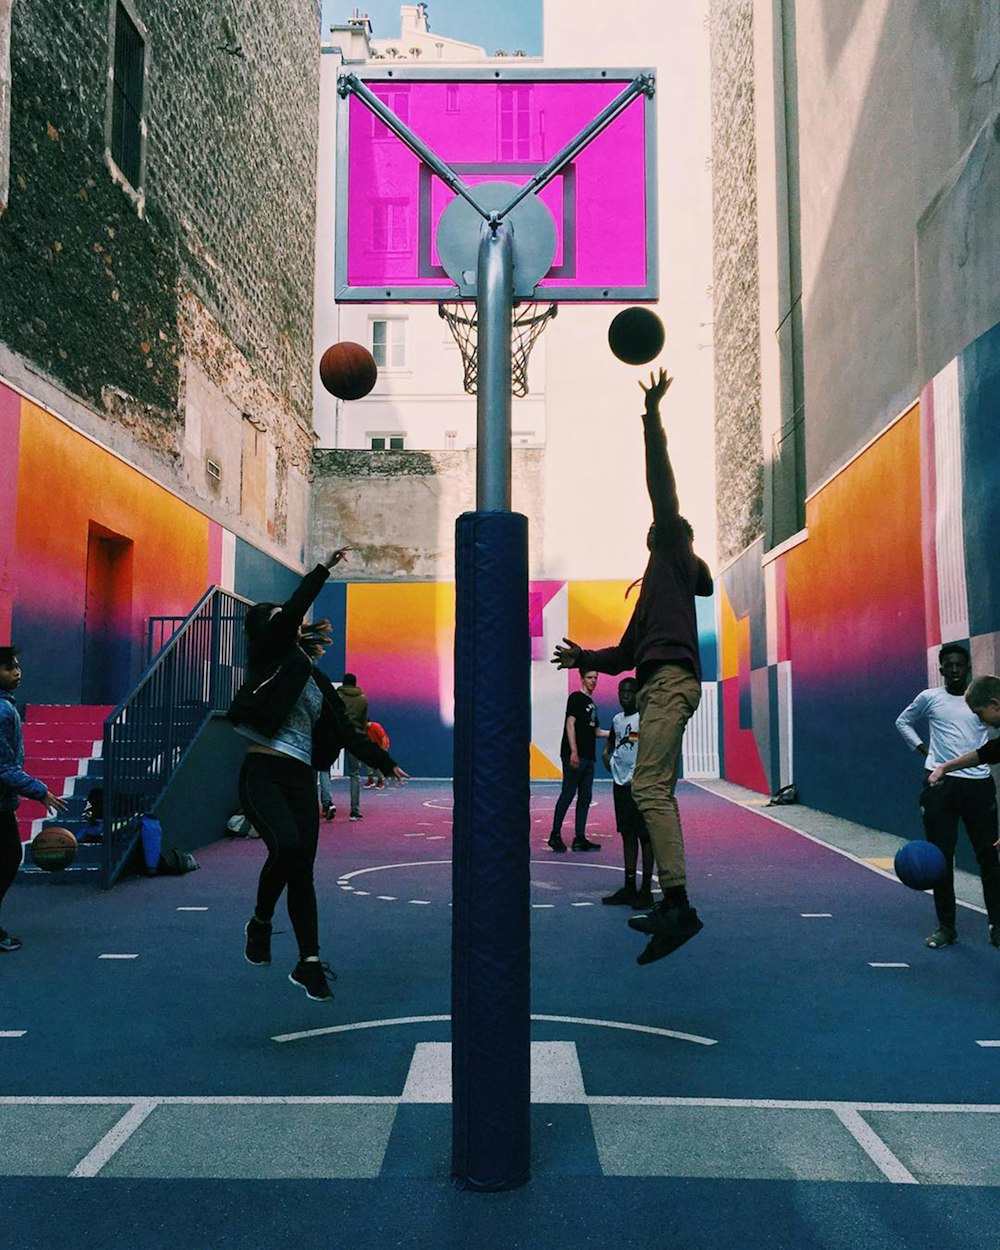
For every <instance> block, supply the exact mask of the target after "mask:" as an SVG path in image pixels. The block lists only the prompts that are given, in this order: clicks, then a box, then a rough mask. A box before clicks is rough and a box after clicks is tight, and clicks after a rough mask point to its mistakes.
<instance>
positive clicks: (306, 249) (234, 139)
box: [0, 0, 319, 427]
mask: <svg viewBox="0 0 1000 1250" xmlns="http://www.w3.org/2000/svg"><path fill="white" fill-rule="evenodd" d="M109 4H110V0H109V2H108V3H105V2H101V3H95V2H94V0H63V2H62V3H59V4H52V3H50V0H17V3H16V4H15V5H14V9H13V21H12V29H11V71H12V92H11V132H10V152H11V161H10V174H11V189H10V202H9V206H8V208H7V210H6V212H5V213H4V214H3V216H2V217H0V294H2V298H0V339H2V340H3V341H4V342H5V343H6V344H7V345H8V346H9V347H10V348H11V349H12V350H13V351H15V352H17V353H19V354H21V355H23V356H24V357H26V358H27V359H28V360H29V361H31V362H32V363H33V364H34V365H36V366H37V367H38V368H39V369H41V370H42V371H43V372H45V373H47V374H49V375H50V376H52V377H53V378H54V379H56V380H57V381H58V382H60V383H61V384H62V385H63V386H64V387H65V388H66V389H67V390H69V391H70V392H71V393H73V394H75V395H78V396H79V397H80V398H82V399H83V400H85V401H86V402H89V403H91V404H93V405H95V406H100V405H101V397H102V395H104V394H107V393H108V392H109V391H110V392H112V393H115V394H117V395H119V396H126V397H131V398H132V399H134V400H135V401H137V402H138V403H139V404H141V405H145V406H146V409H147V410H148V411H149V412H152V413H158V414H160V418H161V420H163V421H165V422H168V423H169V422H171V421H172V420H175V419H176V416H177V409H178V400H179V367H178V362H179V360H180V359H181V357H182V356H183V353H184V350H185V347H184V343H183V332H182V328H181V326H180V321H181V310H180V301H181V298H182V294H183V292H184V291H186V290H189V291H190V292H192V293H193V295H194V296H195V297H196V299H197V300H198V301H199V302H201V303H202V304H204V306H205V307H206V309H207V310H208V313H209V315H211V317H212V318H213V319H214V320H215V321H216V322H217V324H218V326H219V327H220V329H221V332H222V333H223V334H224V335H225V336H226V338H227V339H228V340H230V342H231V343H232V345H233V346H234V347H236V348H237V349H238V350H239V351H240V352H241V353H242V355H243V356H244V357H245V358H246V360H247V362H248V363H249V365H250V366H251V368H252V369H253V370H254V371H255V373H256V374H257V375H258V376H259V379H260V382H261V384H262V385H263V386H265V387H267V388H269V390H270V391H272V392H273V393H274V395H276V396H278V397H279V398H280V399H281V400H283V401H284V404H285V406H287V407H288V409H289V410H290V412H292V413H293V414H294V415H295V416H296V417H297V419H298V421H299V423H300V424H302V425H303V426H306V427H308V425H309V424H310V421H311V418H310V415H309V414H310V406H311V332H312V270H313V230H314V199H315V196H314V183H315V144H316V130H317V113H318V81H319V77H318V76H319V57H318V47H317V42H318V30H319V6H318V2H317V0H281V2H280V3H279V2H278V0H231V2H230V3H227V4H226V5H224V6H223V5H217V4H208V5H201V4H196V3H194V2H193V0H185V2H183V3H172V4H163V3H162V2H161V0H136V2H135V5H134V8H135V11H136V13H137V15H138V17H139V18H140V20H141V21H142V22H143V24H144V25H145V26H146V28H147V30H148V32H149V43H148V80H147V101H146V118H147V124H148V137H147V147H146V178H145V187H144V191H145V205H144V214H143V215H142V216H140V215H139V214H138V213H137V211H136V207H135V206H134V204H133V203H132V202H131V200H130V199H129V198H128V197H127V196H126V194H125V193H124V191H123V190H122V189H121V188H120V187H119V186H117V185H116V184H115V182H114V181H113V179H112V176H111V174H110V172H109V169H108V167H107V165H106V164H105V160H104V150H105V132H104V126H105V110H106V100H107V74H108V58H109V52H108V30H109V20H108V19H109V13H110V11H111V10H110V7H109ZM223 12H225V13H226V14H228V15H229V25H228V26H227V25H224V23H223V19H222V17H221V14H222V13H223Z"/></svg>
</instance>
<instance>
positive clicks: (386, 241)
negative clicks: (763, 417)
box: [372, 200, 410, 252]
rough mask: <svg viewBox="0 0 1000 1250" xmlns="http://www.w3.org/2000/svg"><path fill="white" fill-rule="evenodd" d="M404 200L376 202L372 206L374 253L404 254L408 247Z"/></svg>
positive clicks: (405, 203)
mask: <svg viewBox="0 0 1000 1250" xmlns="http://www.w3.org/2000/svg"><path fill="white" fill-rule="evenodd" d="M407 208H408V204H407V201H406V200H376V201H375V203H374V205H373V206H372V248H373V250H374V251H376V252H406V251H409V247H410V231H409V216H408V213H407Z"/></svg>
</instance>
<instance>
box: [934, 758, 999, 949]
mask: <svg viewBox="0 0 1000 1250" xmlns="http://www.w3.org/2000/svg"><path fill="white" fill-rule="evenodd" d="M920 812H921V815H922V816H923V818H924V831H925V832H926V834H927V841H928V842H933V843H934V845H935V846H936V847H938V848H939V849H940V850H941V852H942V853H943V854H944V857H945V860H946V861H947V864H948V875H947V876H946V877H945V879H944V881H942V882H941V884H940V885H936V886H935V887H934V909H935V911H936V912H937V918H938V923H939V924H942V925H944V926H945V927H946V928H948V929H954V928H955V843H956V842H957V840H958V822H959V821H960V820H961V821H962V823H963V824H964V825H965V829H966V832H967V833H968V835H969V841H970V842H971V843H972V849H973V851H974V852H975V856H976V862H977V864H978V865H979V876H980V879H981V880H982V883H983V901H984V902H985V904H986V912H987V915H988V916H989V921H990V924H1000V859H998V857H997V850H996V847H995V846H994V845H993V843H994V842H995V841H996V840H997V799H996V789H995V787H994V785H993V778H992V777H945V779H944V781H942V782H941V784H940V785H937V786H928V785H926V784H925V785H924V788H923V791H922V793H921V795H920Z"/></svg>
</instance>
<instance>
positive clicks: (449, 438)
mask: <svg viewBox="0 0 1000 1250" xmlns="http://www.w3.org/2000/svg"><path fill="white" fill-rule="evenodd" d="M457 443H458V430H445V432H444V445H445V450H446V451H453V450H454V449H455V447H456V445H457Z"/></svg>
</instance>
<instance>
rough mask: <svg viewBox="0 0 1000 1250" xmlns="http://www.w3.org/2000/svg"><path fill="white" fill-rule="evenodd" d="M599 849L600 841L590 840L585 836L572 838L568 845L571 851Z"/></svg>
mask: <svg viewBox="0 0 1000 1250" xmlns="http://www.w3.org/2000/svg"><path fill="white" fill-rule="evenodd" d="M600 849H601V844H600V842H590V841H588V840H587V838H574V839H573V841H572V843H571V845H570V850H573V851H599V850H600Z"/></svg>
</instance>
